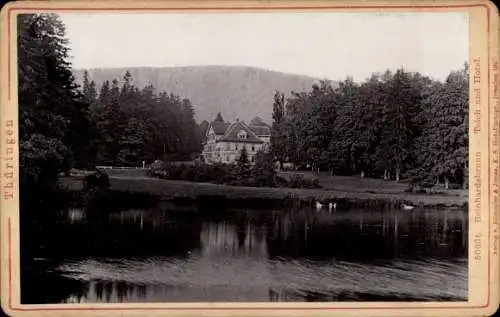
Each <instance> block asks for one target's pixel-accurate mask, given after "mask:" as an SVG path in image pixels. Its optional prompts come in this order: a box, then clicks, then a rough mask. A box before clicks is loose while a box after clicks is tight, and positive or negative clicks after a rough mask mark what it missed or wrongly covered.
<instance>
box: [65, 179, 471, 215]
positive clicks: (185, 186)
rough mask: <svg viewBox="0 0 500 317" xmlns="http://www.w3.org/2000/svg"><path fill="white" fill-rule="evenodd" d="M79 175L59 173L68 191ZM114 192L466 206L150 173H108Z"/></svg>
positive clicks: (437, 197)
mask: <svg viewBox="0 0 500 317" xmlns="http://www.w3.org/2000/svg"><path fill="white" fill-rule="evenodd" d="M82 179H83V177H63V178H61V179H60V181H59V182H60V184H61V187H62V188H63V189H66V190H68V191H70V192H80V191H82V189H83V185H82ZM109 189H110V190H111V191H114V192H124V193H136V194H149V195H152V196H156V197H157V198H158V199H159V200H161V201H174V202H176V201H177V202H181V203H189V202H198V203H202V204H206V203H215V202H220V201H221V200H223V201H225V202H232V203H235V204H238V205H239V204H241V205H243V206H245V205H249V204H264V205H274V204H278V205H279V204H283V203H286V204H290V203H292V204H294V205H297V203H298V204H299V205H309V204H311V205H312V204H314V203H315V202H316V201H320V202H322V203H325V202H329V201H335V202H337V204H338V205H339V208H342V207H343V206H344V207H383V208H387V207H389V208H399V207H400V206H401V204H409V205H413V206H415V207H420V208H434V209H436V208H460V209H466V208H467V206H468V198H467V197H463V196H451V195H442V194H434V195H433V194H430V195H423V194H408V193H373V192H370V193H369V192H357V191H343V190H331V189H294V188H269V187H243V186H241V187H240V186H229V185H218V184H212V183H195V182H187V181H172V180H164V179H156V178H150V177H145V176H144V177H136V176H133V177H132V176H131V177H126V176H121V177H118V176H111V177H110V188H109Z"/></svg>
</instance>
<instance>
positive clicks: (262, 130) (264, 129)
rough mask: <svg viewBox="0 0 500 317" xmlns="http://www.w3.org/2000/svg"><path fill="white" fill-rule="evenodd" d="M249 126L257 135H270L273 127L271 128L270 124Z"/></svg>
mask: <svg viewBox="0 0 500 317" xmlns="http://www.w3.org/2000/svg"><path fill="white" fill-rule="evenodd" d="M248 127H249V128H250V129H251V130H252V131H253V133H255V134H256V135H257V136H270V135H271V129H270V128H269V126H268V125H250V126H248Z"/></svg>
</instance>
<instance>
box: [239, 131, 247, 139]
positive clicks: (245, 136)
mask: <svg viewBox="0 0 500 317" xmlns="http://www.w3.org/2000/svg"><path fill="white" fill-rule="evenodd" d="M247 137H248V135H247V132H246V131H245V130H240V132H238V139H240V140H245V139H246V138H247Z"/></svg>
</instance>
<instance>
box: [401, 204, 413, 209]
mask: <svg viewBox="0 0 500 317" xmlns="http://www.w3.org/2000/svg"><path fill="white" fill-rule="evenodd" d="M403 209H404V210H413V209H415V206H410V205H406V204H403Z"/></svg>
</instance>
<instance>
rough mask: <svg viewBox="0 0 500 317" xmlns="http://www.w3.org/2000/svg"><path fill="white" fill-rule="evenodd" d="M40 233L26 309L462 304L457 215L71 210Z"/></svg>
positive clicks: (26, 273)
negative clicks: (94, 216)
mask: <svg viewBox="0 0 500 317" xmlns="http://www.w3.org/2000/svg"><path fill="white" fill-rule="evenodd" d="M40 226H41V227H40V229H39V230H40V231H41V232H42V233H39V234H38V237H39V238H37V248H36V249H33V250H32V251H30V254H29V255H27V254H26V255H25V256H24V259H23V273H22V280H21V282H22V290H23V291H22V302H23V303H74V302H191V301H205V302H206V301H250V302H262V301H266V302H268V301H352V300H356V301H402V300H406V301H408V300H411V301H436V300H453V301H464V300H467V273H468V272H467V242H468V241H467V212H466V211H462V210H413V211H400V210H396V211H376V210H345V211H344V210H342V211H337V212H333V213H329V212H328V211H324V212H318V211H316V210H314V209H307V208H306V209H299V210H297V209H295V210H288V209H283V210H269V209H267V210H244V209H235V210H231V209H221V210H211V211H207V210H204V211H203V212H200V210H199V209H190V208H188V207H184V208H181V207H178V208H177V207H175V208H165V207H162V208H155V209H151V210H124V211H121V212H114V213H112V214H110V215H109V218H108V217H106V219H105V221H101V222H99V224H97V223H94V222H93V221H89V220H88V219H86V217H85V213H84V212H83V211H82V210H79V209H70V210H67V211H65V212H64V213H62V214H61V215H60V218H59V220H58V221H57V222H52V223H51V225H50V226H48V225H47V227H46V228H42V227H43V226H42V225H40ZM25 253H27V252H25ZM47 285H52V287H50V289H49V288H48V287H47Z"/></svg>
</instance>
